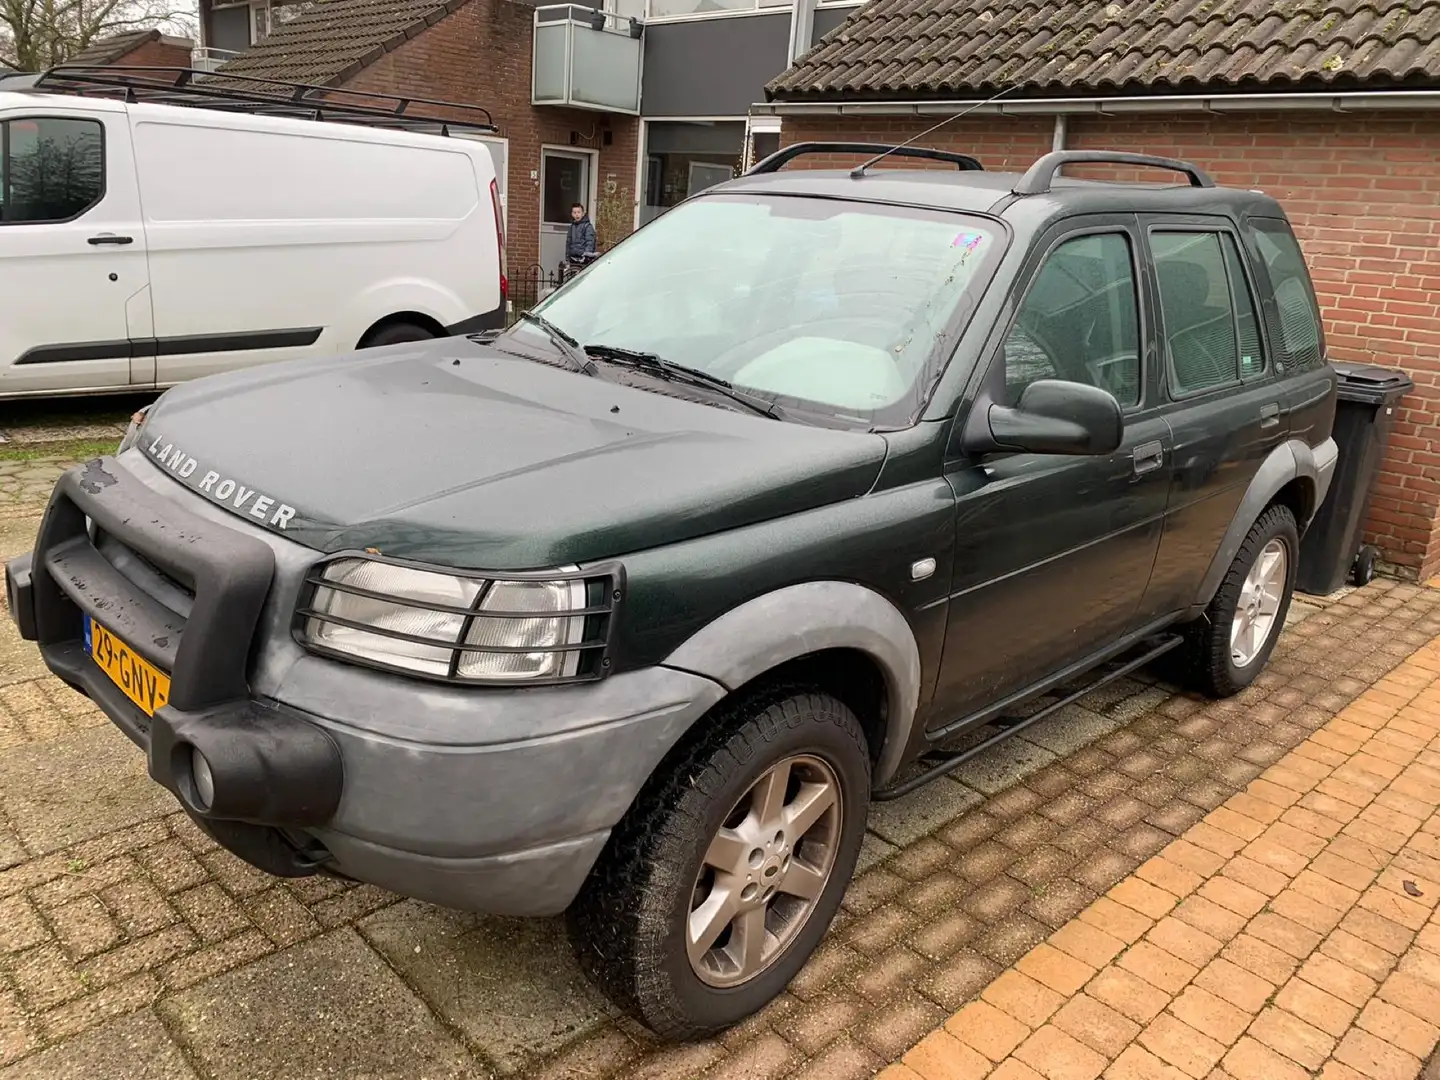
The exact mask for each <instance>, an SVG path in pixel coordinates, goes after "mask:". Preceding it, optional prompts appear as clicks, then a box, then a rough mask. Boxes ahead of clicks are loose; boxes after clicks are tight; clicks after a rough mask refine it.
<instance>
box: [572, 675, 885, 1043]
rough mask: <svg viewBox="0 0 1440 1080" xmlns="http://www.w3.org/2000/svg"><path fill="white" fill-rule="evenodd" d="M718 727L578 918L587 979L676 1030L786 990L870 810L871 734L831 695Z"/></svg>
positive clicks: (658, 781)
mask: <svg viewBox="0 0 1440 1080" xmlns="http://www.w3.org/2000/svg"><path fill="white" fill-rule="evenodd" d="M706 723H707V726H708V727H709V728H710V731H711V734H710V735H709V736H708V737H706V738H705V739H703V740H702V741H701V742H700V743H699V744H697V745H696V746H695V747H694V748H692V749H691V750H690V751H689V753H687V754H686V755H685V756H684V757H683V758H682V759H681V760H679V761H677V762H675V763H674V764H673V766H667V768H666V771H665V775H663V776H659V775H657V776H655V777H652V779H651V781H650V783H649V784H647V786H646V788H645V790H644V791H642V792H641V794H640V796H639V798H638V799H637V800H636V804H635V806H634V807H632V809H631V811H630V813H629V814H628V815H627V816H626V818H625V820H624V821H623V822H622V823H621V824H620V825H619V826H618V827H617V828H616V829H615V831H614V833H613V834H612V836H611V838H610V842H609V843H608V844H607V845H606V849H605V851H604V853H603V854H602V855H601V857H600V860H599V862H598V863H597V864H596V867H595V869H594V870H593V871H592V872H591V875H590V879H589V881H587V883H586V885H585V888H584V889H583V890H582V891H581V893H580V896H579V897H578V898H577V899H576V901H575V903H574V904H573V905H571V908H570V911H569V913H568V916H569V917H568V922H569V930H570V939H571V942H572V945H573V947H574V949H575V952H576V955H577V957H578V958H579V960H580V965H581V967H582V968H583V969H584V971H585V973H586V975H588V976H589V977H590V979H591V980H592V981H593V982H594V983H595V984H596V985H597V986H598V987H599V988H600V989H601V990H602V991H604V992H605V994H606V995H607V996H608V997H610V998H611V1000H613V1001H614V1002H615V1003H616V1004H617V1005H619V1006H620V1007H621V1008H623V1009H624V1010H625V1011H627V1012H628V1013H630V1015H631V1016H633V1017H634V1018H635V1019H637V1020H639V1021H640V1022H641V1023H643V1024H645V1025H646V1026H647V1027H649V1028H650V1029H651V1030H652V1031H653V1032H654V1033H655V1034H656V1035H658V1036H660V1037H661V1038H665V1039H677V1040H678V1039H693V1038H700V1037H703V1036H706V1035H710V1034H713V1033H714V1032H716V1031H720V1030H722V1029H724V1028H726V1027H729V1026H730V1025H732V1024H734V1023H736V1022H738V1021H740V1020H742V1019H744V1018H745V1017H747V1016H749V1015H751V1014H752V1013H754V1012H757V1011H758V1010H759V1009H761V1008H762V1007H763V1006H764V1005H765V1004H766V1003H767V1002H769V1001H770V1000H771V999H772V998H774V997H775V996H776V995H777V994H779V993H780V992H781V991H782V990H784V989H785V987H786V986H787V985H788V984H789V982H790V980H791V979H793V978H794V977H795V975H796V973H797V972H799V970H800V968H801V967H802V966H803V965H804V963H805V961H806V960H807V959H808V958H809V956H810V954H811V953H812V952H813V951H814V949H815V946H816V945H817V944H818V943H819V941H820V938H821V937H822V936H823V935H824V933H825V931H826V929H827V928H828V927H829V925H830V921H831V919H833V918H834V915H835V911H836V909H837V908H838V907H839V906H840V900H841V898H842V896H843V895H844V892H845V888H846V886H847V884H848V883H849V881H850V877H851V874H853V873H854V870H855V860H856V858H857V856H858V855H859V853H860V842H861V840H862V839H863V838H864V832H865V818H866V813H867V811H868V810H869V804H870V754H869V750H868V747H867V745H866V741H865V735H864V733H863V732H862V731H861V728H860V723H859V721H858V720H857V719H856V718H855V714H854V713H852V712H851V711H850V710H849V709H848V708H846V707H845V706H844V705H843V704H841V703H840V702H839V701H837V700H836V699H834V698H832V697H830V696H829V695H826V694H821V693H817V692H814V691H811V690H797V689H795V688H787V689H784V690H778V691H775V692H772V693H770V694H768V695H765V696H763V697H758V698H751V699H749V700H748V701H742V702H740V703H739V704H737V705H736V706H735V707H734V708H733V709H732V710H731V711H729V713H728V714H725V715H721V716H717V717H715V718H714V722H713V723H712V722H710V721H707V722H706Z"/></svg>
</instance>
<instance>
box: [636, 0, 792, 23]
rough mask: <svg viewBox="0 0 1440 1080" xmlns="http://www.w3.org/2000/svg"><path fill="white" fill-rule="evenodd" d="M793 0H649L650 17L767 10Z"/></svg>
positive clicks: (788, 3) (782, 5)
mask: <svg viewBox="0 0 1440 1080" xmlns="http://www.w3.org/2000/svg"><path fill="white" fill-rule="evenodd" d="M790 4H791V0H649V9H650V16H649V17H650V18H652V19H665V18H674V17H676V16H682V15H689V16H697V15H719V14H723V13H728V12H732V11H766V10H769V9H775V8H788V7H790Z"/></svg>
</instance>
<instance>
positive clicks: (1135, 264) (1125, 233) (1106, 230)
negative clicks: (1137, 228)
mask: <svg viewBox="0 0 1440 1080" xmlns="http://www.w3.org/2000/svg"><path fill="white" fill-rule="evenodd" d="M1112 235H1118V236H1120V237H1122V238H1123V239H1124V241H1125V246H1126V247H1127V248H1128V249H1129V251H1130V282H1131V287H1132V289H1133V290H1134V295H1135V315H1136V320H1135V322H1136V331H1137V335H1138V337H1139V342H1138V343H1137V344H1138V346H1139V348H1138V350H1137V352H1138V354H1139V359H1140V372H1139V376H1138V383H1137V385H1138V386H1139V388H1140V399H1139V400H1138V401H1137V402H1135V404H1133V405H1127V404H1125V403H1124V402H1123V401H1121V402H1119V404H1120V411H1121V413H1122V414H1123V415H1124V416H1125V417H1126V418H1127V420H1128V418H1129V417H1131V416H1133V415H1135V414H1137V413H1140V412H1143V411H1145V410H1146V409H1147V408H1149V407H1150V405H1151V403H1150V402H1149V401H1148V400H1147V399H1148V397H1149V390H1150V380H1149V374H1150V372H1149V364H1148V363H1147V362H1146V359H1145V354H1146V352H1147V350H1146V348H1145V340H1146V331H1147V330H1148V329H1149V327H1150V322H1149V318H1148V314H1149V312H1148V308H1147V305H1146V302H1145V288H1144V281H1145V268H1144V265H1143V263H1142V262H1141V258H1140V250H1139V246H1138V245H1137V244H1136V239H1137V237H1136V235H1135V233H1134V231H1133V230H1132V229H1130V228H1127V227H1126V226H1125V225H1124V224H1122V223H1120V222H1118V221H1117V222H1112V223H1109V224H1104V225H1086V226H1082V227H1080V228H1078V229H1072V230H1069V231H1067V232H1063V233H1061V234H1060V235H1058V236H1057V237H1056V238H1055V240H1054V241H1053V242H1052V243H1051V244H1050V245H1049V246H1047V247H1046V248H1045V251H1044V253H1043V254H1042V255H1041V256H1040V257H1039V258H1038V259H1037V260H1036V261H1035V265H1034V269H1033V270H1032V272H1031V274H1030V279H1029V280H1028V281H1027V282H1026V283H1025V290H1024V291H1023V292H1022V293H1021V294H1020V298H1019V299H1018V300H1016V301H1015V307H1014V309H1013V311H1012V313H1011V315H1010V318H1009V319H1008V320H1006V322H1005V325H1004V329H1003V330H1002V331H1001V333H1000V336H999V338H998V339H997V340H996V342H995V346H994V348H993V350H992V351H991V354H990V365H992V366H993V365H994V363H995V361H996V359H997V358H999V357H1000V356H1001V354H1002V353H1003V352H1004V351H1005V342H1006V341H1008V340H1009V338H1010V333H1011V331H1012V330H1014V329H1015V324H1016V322H1017V321H1018V320H1019V318H1020V312H1021V311H1022V310H1023V309H1024V307H1025V303H1026V301H1027V300H1029V299H1030V292H1031V290H1032V289H1034V288H1035V283H1036V282H1037V281H1038V280H1039V279H1040V271H1041V270H1043V269H1044V268H1045V264H1046V263H1048V262H1049V261H1050V258H1051V257H1052V256H1053V255H1054V254H1055V252H1056V251H1057V250H1059V248H1060V247H1061V246H1062V245H1064V244H1068V243H1069V242H1070V241H1072V240H1082V239H1084V238H1085V237H1087V236H1112ZM1004 374H1005V373H1004V372H1003V371H1002V372H1001V375H1002V377H1003V376H1004ZM1002 384H1003V378H1002ZM1100 389H1103V387H1102V388H1100ZM1117 401H1118V399H1117Z"/></svg>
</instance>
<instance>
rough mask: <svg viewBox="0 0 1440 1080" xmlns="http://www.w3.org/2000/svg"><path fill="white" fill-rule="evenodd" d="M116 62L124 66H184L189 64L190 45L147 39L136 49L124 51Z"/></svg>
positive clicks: (186, 66)
mask: <svg viewBox="0 0 1440 1080" xmlns="http://www.w3.org/2000/svg"><path fill="white" fill-rule="evenodd" d="M116 63H117V64H121V65H124V66H125V67H185V68H188V67H189V66H190V46H189V45H172V44H170V43H169V42H168V41H147V42H146V43H145V44H144V45H141V46H140V47H139V48H138V49H135V50H133V51H132V52H128V53H126V54H125V55H124V56H122V57H121V58H120V59H119V60H118V61H116Z"/></svg>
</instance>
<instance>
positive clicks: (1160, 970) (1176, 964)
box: [1117, 941, 1200, 994]
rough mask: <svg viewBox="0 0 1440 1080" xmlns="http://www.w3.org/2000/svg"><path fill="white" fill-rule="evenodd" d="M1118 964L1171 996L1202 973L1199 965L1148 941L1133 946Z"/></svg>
mask: <svg viewBox="0 0 1440 1080" xmlns="http://www.w3.org/2000/svg"><path fill="white" fill-rule="evenodd" d="M1117 963H1118V964H1119V966H1120V967H1122V968H1124V969H1125V970H1127V971H1130V972H1132V973H1134V974H1136V975H1138V976H1140V978H1142V979H1144V980H1145V981H1146V982H1148V983H1151V984H1152V985H1154V986H1158V987H1160V989H1162V990H1164V991H1166V992H1168V993H1170V994H1177V993H1179V992H1180V990H1181V988H1182V987H1184V986H1185V984H1186V983H1188V982H1189V981H1190V980H1191V979H1193V978H1194V977H1195V976H1196V975H1197V974H1199V972H1200V968H1199V966H1198V965H1195V964H1189V963H1186V962H1185V961H1184V960H1181V959H1180V958H1179V957H1178V956H1174V955H1172V954H1171V953H1168V952H1166V951H1165V950H1164V949H1161V948H1159V947H1158V946H1156V945H1153V944H1151V943H1150V942H1148V941H1142V942H1140V943H1139V944H1137V945H1134V946H1132V947H1131V948H1130V949H1128V950H1127V951H1126V952H1125V954H1124V955H1123V956H1122V957H1120V959H1119V961H1117Z"/></svg>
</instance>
